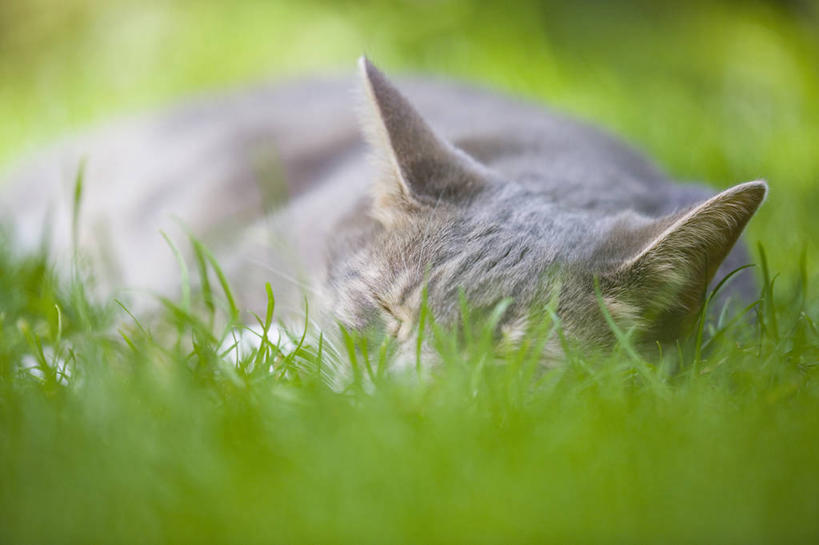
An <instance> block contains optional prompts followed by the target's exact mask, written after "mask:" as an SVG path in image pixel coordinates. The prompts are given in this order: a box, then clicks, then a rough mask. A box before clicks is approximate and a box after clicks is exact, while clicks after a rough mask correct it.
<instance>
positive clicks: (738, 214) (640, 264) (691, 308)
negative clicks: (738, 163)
mask: <svg viewBox="0 0 819 545" xmlns="http://www.w3.org/2000/svg"><path fill="white" fill-rule="evenodd" d="M767 192H768V186H767V184H766V183H765V182H762V181H756V182H748V183H744V184H740V185H737V186H734V187H732V188H730V189H728V190H726V191H723V192H722V193H719V194H718V195H716V196H714V197H712V198H710V199H708V200H707V201H705V202H703V203H702V204H700V205H698V206H695V207H694V208H692V209H691V210H689V211H687V212H683V213H680V214H675V215H672V216H669V217H667V218H664V219H662V220H659V221H657V222H656V223H655V224H654V226H653V228H649V229H648V230H646V232H647V233H649V236H648V237H647V238H648V240H647V242H645V243H644V244H643V246H642V248H641V249H640V250H639V251H638V252H637V253H636V255H634V256H633V257H631V258H630V259H627V260H626V261H625V262H624V263H622V264H621V266H620V267H619V268H618V270H617V271H616V272H615V274H614V276H615V281H614V282H613V285H614V286H615V287H616V290H615V291H616V292H619V295H620V297H618V296H616V295H615V299H621V302H629V303H631V304H632V306H636V307H637V309H639V310H638V311H637V312H632V314H633V315H640V316H641V318H642V319H644V320H646V321H648V322H651V323H653V324H654V325H655V326H657V327H659V328H661V329H666V330H670V331H675V330H676V331H677V332H679V330H680V329H684V328H685V326H686V325H688V324H689V323H691V322H693V321H694V320H695V319H696V317H697V314H698V312H699V309H700V308H701V306H702V303H703V296H704V294H705V292H706V289H707V287H708V284H709V283H710V282H711V280H712V279H713V278H714V275H715V274H716V272H717V269H718V268H719V266H720V264H721V263H722V262H723V260H724V259H725V258H726V257H727V256H728V253H729V252H730V251H731V248H733V246H734V244H735V243H736V241H737V240H738V239H739V236H740V235H741V234H742V231H743V229H744V228H745V225H746V224H747V223H748V221H749V220H750V219H751V217H752V216H753V215H754V213H755V212H756V211H757V209H758V208H759V206H760V205H761V204H762V202H763V201H764V200H765V196H766V195H767ZM729 272H730V271H729ZM610 285H611V284H610ZM623 299H625V301H623ZM658 333H659V332H658Z"/></svg>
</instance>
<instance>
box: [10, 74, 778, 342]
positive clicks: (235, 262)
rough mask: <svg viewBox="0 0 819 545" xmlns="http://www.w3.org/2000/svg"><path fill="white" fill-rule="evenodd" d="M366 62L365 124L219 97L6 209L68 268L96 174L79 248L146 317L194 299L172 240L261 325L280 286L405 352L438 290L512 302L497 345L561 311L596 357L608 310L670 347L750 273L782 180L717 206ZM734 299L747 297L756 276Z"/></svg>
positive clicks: (629, 157)
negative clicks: (753, 241)
mask: <svg viewBox="0 0 819 545" xmlns="http://www.w3.org/2000/svg"><path fill="white" fill-rule="evenodd" d="M359 64H360V80H361V81H360V83H359V85H360V86H361V87H363V91H364V92H363V103H364V104H363V108H361V110H362V111H360V112H358V114H357V115H356V113H355V112H354V108H353V107H352V105H351V103H352V102H353V99H352V97H351V96H350V93H349V92H348V90H349V89H350V88H351V87H352V85H351V84H350V82H347V81H342V80H314V81H306V82H299V83H294V84H291V85H289V86H282V87H277V88H260V89H255V90H252V91H248V92H244V93H236V94H233V95H229V96H221V97H205V98H201V99H199V100H198V101H196V102H195V103H193V104H189V105H187V106H184V107H181V108H178V109H175V110H172V111H170V112H163V113H161V114H157V115H155V116H153V117H148V118H145V117H143V118H137V119H134V120H132V121H130V122H123V123H120V124H118V125H115V126H113V127H109V128H103V129H101V130H100V131H97V132H96V133H93V134H91V135H88V136H86V137H84V138H79V139H73V140H69V141H67V142H65V143H63V144H61V145H59V146H57V147H56V148H55V149H54V150H52V151H50V152H48V153H45V154H41V155H39V156H35V157H34V158H33V159H31V161H30V162H29V164H28V166H25V167H23V168H21V169H19V170H18V171H17V172H16V173H14V174H12V175H11V176H10V180H9V182H8V183H6V184H3V185H4V191H5V192H4V194H3V195H2V200H0V204H2V206H3V207H4V208H6V209H7V214H8V215H7V216H6V217H12V218H14V220H15V225H16V231H17V234H18V236H19V238H20V239H21V240H22V242H23V243H24V244H26V243H27V244H28V245H33V244H36V243H37V241H39V240H41V239H42V238H43V237H44V236H47V237H48V238H50V239H51V244H52V247H53V248H55V250H56V251H57V252H58V253H59V252H60V251H61V250H62V251H65V249H67V248H70V246H71V244H70V240H71V236H70V225H71V204H70V199H68V198H66V197H65V195H67V194H68V190H69V189H70V185H71V183H70V182H71V180H72V179H73V178H74V176H75V174H76V170H77V168H78V165H79V164H80V163H81V160H84V162H85V170H84V180H85V181H84V200H83V203H82V213H81V216H80V219H81V229H80V232H79V246H80V248H81V249H82V250H83V252H84V253H85V254H87V255H90V256H92V259H94V260H95V261H96V262H97V263H98V264H101V265H99V269H98V270H99V271H102V272H101V273H100V278H99V281H100V283H101V285H102V286H104V287H105V289H106V290H109V291H111V290H120V289H122V288H123V287H127V288H129V289H130V290H131V291H132V298H133V300H134V301H135V302H134V304H135V305H136V306H137V307H139V306H140V304H139V302H140V301H143V302H145V301H151V300H152V299H151V298H146V297H144V295H140V294H141V293H142V292H141V291H139V290H148V291H150V292H151V293H155V292H159V293H166V294H169V293H172V292H173V291H174V290H175V289H178V284H179V280H178V279H179V274H178V269H177V268H176V266H177V265H176V263H175V259H174V256H173V254H172V252H171V251H170V250H169V249H168V247H167V244H166V243H165V242H164V241H163V239H162V237H161V236H160V234H159V230H160V229H161V230H163V231H164V232H166V233H168V234H169V236H170V238H171V239H175V240H177V244H176V245H177V246H178V247H180V248H183V247H184V244H182V243H181V241H180V238H181V237H182V236H183V234H184V231H189V232H191V233H193V234H194V235H195V236H197V237H198V238H200V239H202V240H204V241H205V243H206V244H207V245H208V246H209V247H210V248H211V249H212V250H213V253H214V254H215V255H216V257H217V259H218V260H219V261H220V262H221V264H222V266H223V268H224V269H225V271H226V273H227V275H228V277H229V278H230V280H231V281H232V284H233V286H234V289H235V290H236V292H237V296H238V299H239V304H240V306H241V307H242V308H243V309H245V310H246V311H247V312H258V313H262V312H263V308H264V305H265V303H266V300H265V297H264V283H265V282H266V281H270V282H271V283H272V285H273V288H274V292H275V293H276V296H277V303H278V307H277V308H279V309H284V311H285V313H286V312H288V311H290V312H296V313H298V312H299V311H300V310H299V309H300V306H301V304H302V297H304V296H307V297H308V300H309V302H310V305H311V308H318V309H319V316H321V317H323V321H324V323H325V324H326V323H331V322H332V321H334V320H337V321H338V322H340V323H341V324H342V325H344V326H345V327H346V328H348V329H351V330H357V331H365V330H369V329H371V328H379V327H382V328H386V330H387V331H389V332H390V333H391V334H392V335H393V336H395V337H396V338H397V339H398V341H399V342H404V343H407V342H409V341H411V339H412V338H413V332H414V330H415V324H416V323H417V320H418V312H419V309H420V308H421V304H422V298H423V297H424V294H425V293H426V297H427V301H428V306H429V309H430V312H431V313H432V315H433V316H434V317H435V319H436V320H437V321H438V322H439V323H441V324H444V325H454V324H455V323H456V322H457V320H458V316H459V312H460V310H459V309H460V298H461V297H465V299H466V301H467V302H468V303H469V305H470V306H472V307H473V308H476V309H489V308H492V307H494V306H495V305H496V304H497V303H498V302H500V301H501V300H505V299H507V298H508V299H510V300H511V301H512V302H511V304H509V306H508V307H506V310H505V311H504V313H503V316H502V318H501V321H500V323H499V326H498V329H499V334H501V335H503V336H504V337H507V338H511V339H515V338H520V337H521V336H522V335H524V334H525V331H526V328H527V325H528V324H529V322H530V320H531V319H532V317H533V316H537V315H538V311H542V310H544V309H545V308H546V306H547V305H549V304H554V305H555V309H556V313H557V315H558V316H559V318H560V319H561V322H562V324H563V329H564V332H565V334H566V336H567V337H569V338H571V339H574V340H576V341H577V342H579V343H581V344H583V345H584V346H589V347H606V346H609V345H611V344H612V342H613V340H614V336H613V333H612V330H611V328H610V327H609V325H608V324H607V322H606V319H605V315H604V311H605V312H607V313H608V314H609V315H610V317H611V318H613V319H614V321H615V322H616V323H618V324H619V325H621V326H623V327H624V328H625V329H630V330H632V331H633V334H634V338H635V339H636V340H637V341H638V342H639V343H644V344H648V345H651V344H653V343H655V342H656V341H661V342H664V341H672V340H674V339H676V338H678V337H680V336H682V335H684V334H685V333H686V331H688V329H689V328H690V327H691V325H692V323H693V322H694V321H695V319H696V317H697V315H698V312H699V310H700V308H701V305H702V301H703V295H704V293H705V290H706V289H707V287H708V286H709V284H710V283H712V281H714V279H715V278H720V277H721V276H723V275H724V274H726V273H727V272H730V271H731V270H733V269H735V268H737V267H739V266H741V265H743V264H745V263H746V262H747V260H748V258H747V254H746V252H745V251H744V249H743V248H742V246H741V245H738V246H737V247H736V248H734V245H735V243H736V242H737V240H738V239H739V237H740V234H741V232H742V230H743V229H744V227H745V225H746V224H747V223H748V221H749V219H750V218H751V216H752V215H753V214H754V213H755V212H756V210H757V208H758V207H759V206H760V204H761V203H762V201H763V200H764V199H765V196H766V193H767V186H766V184H765V183H764V182H761V181H755V182H748V183H744V184H740V185H737V186H734V187H732V188H730V189H728V190H726V191H723V192H721V193H719V194H717V195H712V193H711V192H709V191H708V190H707V189H704V188H701V187H699V186H693V185H678V184H675V183H673V182H672V181H670V180H669V179H668V178H667V177H666V176H665V175H663V174H662V173H661V172H660V171H658V170H657V169H656V168H654V167H653V166H652V165H651V164H650V163H648V162H647V161H646V160H645V159H644V158H642V157H641V156H640V155H638V154H637V153H635V152H633V151H632V150H630V149H628V148H627V147H626V146H624V145H623V144H621V143H620V142H618V141H617V140H615V139H613V138H611V137H610V136H607V135H605V134H603V133H602V132H600V131H598V130H597V129H594V128H592V127H589V126H586V125H584V124H582V123H579V122H576V121H572V120H569V119H566V118H564V117H562V116H559V115H556V114H554V113H552V112H549V111H548V110H546V109H544V108H542V107H540V106H536V105H533V104H527V103H524V102H521V101H517V100H512V99H509V98H506V97H502V96H499V95H497V94H494V93H491V92H487V91H483V90H478V89H474V88H470V87H466V86H461V85H456V84H451V83H444V82H437V81H431V80H427V79H418V80H408V81H405V82H403V83H402V84H401V85H399V86H398V87H400V88H401V91H399V90H398V88H397V87H396V86H395V85H394V84H393V83H391V82H390V81H389V80H388V79H387V78H386V77H385V76H384V74H382V73H381V72H380V71H379V70H378V69H376V68H375V67H374V66H373V65H372V64H371V63H370V62H369V61H368V60H366V59H365V58H362V59H361V60H360V62H359ZM404 93H406V95H405V94H404ZM360 134H363V136H364V138H363V139H362V138H361V136H360ZM61 187H62V190H61V189H60V188H61ZM61 195H62V197H61ZM282 197H284V198H282ZM44 220H47V221H44ZM732 248H734V249H733V251H732ZM720 266H722V267H721V268H720ZM135 289H136V291H134V290H135ZM730 289H731V290H732V294H731V295H732V296H733V297H735V298H742V297H743V296H744V297H747V296H750V295H751V294H752V292H753V289H754V287H753V280H752V278H751V277H750V275H747V274H741V275H739V276H738V277H737V278H736V279H735V281H734V282H733V283H732V284H731V286H730ZM143 306H145V305H143ZM601 306H602V309H601ZM301 312H303V311H301Z"/></svg>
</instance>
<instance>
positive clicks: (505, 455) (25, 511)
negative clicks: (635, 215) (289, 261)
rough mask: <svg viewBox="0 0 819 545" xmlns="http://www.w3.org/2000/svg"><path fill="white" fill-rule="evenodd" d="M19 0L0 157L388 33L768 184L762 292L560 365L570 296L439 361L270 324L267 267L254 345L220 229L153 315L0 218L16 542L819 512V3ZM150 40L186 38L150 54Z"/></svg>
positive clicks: (719, 533) (304, 537) (763, 523)
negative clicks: (497, 339)
mask: <svg viewBox="0 0 819 545" xmlns="http://www.w3.org/2000/svg"><path fill="white" fill-rule="evenodd" d="M33 5H35V6H38V5H39V4H38V3H37V2H35V3H33ZM61 5H62V4H61ZM8 6H10V4H9V5H8ZM8 6H7V5H5V4H0V15H3V13H4V12H3V11H2V10H3V9H6V10H11V13H12V15H15V16H19V17H21V18H20V19H19V20H20V21H23V20H26V21H31V22H30V23H29V25H28V27H26V28H27V29H28V32H22V31H15V32H11V31H9V32H0V47H3V48H4V50H5V51H6V52H11V53H13V54H10V55H2V56H0V77H4V81H13V82H14V84H13V85H8V86H2V87H0V118H2V119H4V120H6V121H9V122H8V123H4V124H2V125H0V158H2V157H5V158H11V157H13V156H16V155H18V154H20V153H22V152H24V151H25V150H26V149H31V148H32V147H35V146H36V145H38V143H40V142H42V141H44V140H45V139H47V137H52V136H54V135H55V134H60V133H62V132H65V131H68V130H70V129H72V128H73V127H76V126H78V125H84V124H86V123H89V122H92V121H94V120H97V119H102V118H105V117H106V116H108V115H110V114H111V113H112V112H119V111H123V110H133V109H140V108H144V107H148V106H151V105H155V104H159V103H162V102H166V101H168V100H171V99H172V98H173V97H175V96H179V95H182V94H185V93H188V92H191V91H194V90H198V89H202V88H212V87H215V86H222V85H227V84H238V83H241V82H244V81H249V80H252V79H254V78H257V77H259V76H261V75H271V74H272V75H274V76H281V75H282V74H287V73H291V72H294V71H301V70H306V69H308V68H328V67H338V66H341V63H342V62H343V63H344V64H343V66H345V67H346V66H348V65H350V66H351V65H352V59H354V58H355V56H356V55H357V54H358V53H359V52H360V51H361V50H367V51H368V52H370V53H371V54H372V55H373V57H374V58H375V59H376V60H380V61H381V62H382V64H385V65H386V66H387V67H388V68H389V67H390V65H393V66H396V67H405V68H406V69H428V70H437V71H440V72H447V73H451V74H458V75H460V76H462V77H466V78H471V79H475V80H480V81H483V82H487V81H488V82H490V83H493V84H494V85H496V86H500V87H503V88H506V89H508V90H511V91H513V92H517V93H521V94H525V95H529V96H532V97H536V98H539V99H547V100H548V101H549V102H551V103H552V104H555V105H557V106H559V107H561V108H563V109H567V110H570V111H573V112H575V113H576V114H578V115H581V116H584V117H588V118H591V119H594V120H596V121H597V122H599V123H602V124H605V125H607V126H609V127H611V128H613V129H615V130H617V131H618V132H619V133H620V134H623V135H625V137H626V138H628V139H630V140H631V141H633V142H634V143H635V144H636V145H638V146H639V147H641V148H643V149H645V150H647V151H648V152H649V153H650V154H651V155H652V156H654V157H656V158H657V159H658V161H659V162H660V163H661V164H663V165H664V166H665V167H666V168H667V169H669V170H670V171H671V172H673V173H674V174H675V175H677V176H679V177H681V178H697V179H705V180H710V181H712V182H715V183H716V184H717V185H722V186H725V185H729V184H731V183H735V182H740V181H744V180H748V179H753V178H756V177H762V176H764V177H766V178H767V179H768V180H769V182H770V184H771V194H770V198H769V201H768V202H767V203H766V204H765V206H764V207H763V210H762V212H761V213H760V215H759V216H758V217H757V218H755V219H754V221H753V224H752V228H751V232H750V240H751V242H752V244H753V246H754V247H755V248H757V250H756V256H757V262H758V263H759V265H758V266H757V267H756V268H755V269H754V274H757V276H758V278H759V279H760V285H761V289H760V300H759V301H758V303H757V304H756V305H755V306H754V307H753V309H752V310H751V311H750V312H751V314H752V315H753V316H754V320H751V321H745V320H739V321H737V322H732V321H731V320H730V317H724V318H723V319H722V320H721V321H720V320H718V318H711V319H709V320H708V321H707V322H703V324H702V329H701V332H700V333H697V334H695V335H694V336H693V338H692V339H690V340H689V341H688V343H686V345H685V346H683V347H681V350H680V352H678V353H677V352H675V353H666V354H664V355H663V357H658V358H654V359H651V360H650V361H647V360H644V359H642V358H641V357H640V356H639V355H637V354H635V353H632V352H630V351H629V349H628V344H627V336H626V335H625V334H624V335H623V338H624V342H623V344H622V345H621V346H619V347H618V348H617V349H616V350H615V351H614V352H613V353H612V354H609V355H600V354H587V353H582V352H577V351H573V352H572V353H571V354H570V355H569V357H568V358H567V362H566V364H565V365H564V366H562V367H560V368H557V369H553V370H550V371H546V372H542V371H539V370H536V369H535V368H534V367H533V365H532V361H533V358H532V357H531V356H532V354H533V353H535V352H537V347H538V342H539V340H541V339H542V334H545V333H547V332H549V331H550V328H551V325H552V324H549V323H545V324H544V327H543V329H544V331H542V332H540V334H538V333H537V332H535V333H533V335H532V336H530V337H529V338H527V339H526V340H525V341H524V343H523V344H522V345H521V347H519V348H517V349H508V350H506V352H504V353H501V354H498V352H497V351H496V350H494V349H493V346H492V344H491V343H490V342H489V339H488V336H487V335H486V331H485V330H483V329H482V328H480V327H476V328H475V329H474V331H473V330H470V331H472V332H473V334H472V336H471V337H467V338H466V339H465V340H464V341H463V342H460V343H459V342H456V341H455V340H453V339H451V338H448V337H446V336H445V335H438V338H437V344H438V348H439V351H440V352H441V354H442V360H443V365H442V367H441V369H440V371H439V372H437V373H436V374H435V376H434V377H432V378H431V379H428V380H423V381H417V380H416V381H412V380H398V379H395V378H390V376H389V375H388V374H386V373H384V370H385V367H387V366H389V364H390V361H391V359H390V354H391V352H390V350H391V347H390V346H389V344H379V343H376V344H372V343H370V344H369V345H367V346H366V347H365V346H363V345H362V343H363V342H364V340H362V339H353V338H352V337H349V338H348V342H346V343H345V342H343V341H342V342H334V341H331V340H329V339H327V338H324V337H319V336H316V335H313V334H308V335H305V336H303V335H302V332H301V331H296V332H293V333H292V335H291V336H290V337H288V338H286V339H285V340H283V341H282V342H277V339H278V334H277V333H276V332H275V330H274V328H273V327H272V325H271V324H272V323H273V321H274V319H275V308H274V304H273V303H274V299H273V295H274V294H269V295H268V297H269V303H270V305H269V309H268V313H267V314H266V315H265V316H260V317H259V318H260V325H259V327H257V328H255V329H254V330H255V331H257V332H258V331H262V332H263V331H267V332H268V334H267V335H264V334H262V337H261V338H257V339H256V341H257V342H256V343H255V344H256V345H258V346H257V347H255V348H254V347H252V346H243V348H242V350H241V351H237V350H232V349H231V346H232V345H234V344H235V343H236V342H237V341H236V339H239V338H241V337H240V336H241V326H239V325H238V324H237V323H236V322H235V316H236V314H237V309H235V304H233V303H232V302H231V298H230V296H229V293H230V287H229V285H227V283H226V282H225V281H224V280H223V279H222V277H221V276H220V275H219V274H218V263H216V262H215V261H214V260H212V259H211V258H210V256H209V255H208V253H207V251H206V249H204V248H202V247H201V246H196V247H195V254H196V256H197V260H196V268H195V269H192V270H191V271H188V272H187V278H191V279H195V278H197V277H200V278H201V277H203V275H207V278H208V279H209V281H208V282H201V283H200V284H199V285H201V286H202V287H201V289H198V290H197V289H193V288H190V287H189V289H188V290H187V291H185V292H184V293H185V296H184V297H180V299H179V300H166V301H164V308H165V312H164V313H163V315H162V316H160V317H159V318H158V319H155V320H148V319H147V318H146V317H144V316H131V315H130V314H129V313H128V311H127V304H125V305H121V304H119V303H118V302H116V301H109V300H105V299H102V300H96V299H95V298H94V297H91V296H90V295H89V294H90V293H91V292H92V289H91V286H90V285H89V284H88V283H87V282H86V281H84V280H82V276H80V275H76V276H74V275H69V278H67V279H66V278H65V275H62V276H61V277H62V278H63V280H58V278H57V275H56V273H55V271H54V270H53V269H52V267H51V266H50V265H49V261H48V257H47V256H38V255H33V256H32V255H29V256H24V255H20V254H18V253H16V252H15V250H14V249H13V247H12V245H11V243H10V242H9V240H8V237H6V236H5V235H4V236H3V237H0V542H3V543H59V542H170V543H173V542H181V541H185V542H231V543H253V542H265V543H270V542H273V543H294V542H309V543H316V542H350V543H369V542H372V543H453V542H465V543H510V542H555V543H566V542H570V543H572V542H595V541H598V542H599V541H603V542H624V543H635V542H651V543H656V542H668V543H690V542H735V543H799V542H815V541H816V540H817V538H819V517H817V514H819V464H817V462H816V454H817V452H819V385H817V372H819V370H818V369H817V363H819V332H817V327H816V320H817V319H819V302H818V301H817V299H816V294H815V289H816V286H817V283H819V275H817V273H816V272H815V269H814V267H813V265H812V264H814V263H816V262H817V261H816V260H817V257H819V255H817V248H816V246H815V243H814V242H813V241H812V234H814V233H816V232H818V231H819V229H817V228H819V219H817V218H816V214H815V210H816V207H817V206H818V205H819V200H817V195H818V194H817V192H816V190H815V184H816V182H817V180H819V155H817V154H816V144H817V142H819V74H817V73H816V71H815V66H816V65H817V59H819V42H817V39H816V34H815V32H813V31H812V29H813V28H815V24H816V18H815V15H816V12H815V11H812V9H813V8H812V7H811V6H812V4H809V3H804V4H797V3H794V4H776V5H773V4H766V3H748V4H743V5H742V6H741V7H740V5H739V4H736V3H730V2H729V3H697V2H694V3H691V4H689V5H686V7H678V8H675V11H673V12H672V11H671V9H670V8H666V7H663V6H662V5H661V4H656V3H642V2H631V3H628V4H623V5H621V6H619V7H618V8H611V7H609V6H610V4H608V3H601V4H596V3H582V4H578V6H579V7H572V6H574V4H573V5H571V6H570V5H565V6H560V5H557V4H555V5H552V4H548V3H546V4H544V3H540V2H529V1H525V2H520V3H518V4H516V5H515V7H514V9H513V8H509V7H508V6H505V7H499V6H500V5H499V4H496V3H494V2H453V1H448V2H440V3H438V4H435V5H434V6H427V5H424V4H420V3H410V2H406V3H405V2H399V3H392V4H389V5H387V4H383V5H382V4H380V3H377V2H371V3H364V4H359V3H350V4H347V5H345V8H344V9H342V10H340V9H338V8H337V7H336V5H335V4H328V3H322V2H315V3H314V2H306V3H304V4H292V5H291V4H279V3H271V4H261V3H259V4H253V5H248V6H242V7H241V8H238V7H236V6H235V5H234V4H233V3H221V2H207V3H204V2H203V3H198V4H182V3H174V4H167V5H166V4H164V3H163V4H159V3H156V4H155V3H145V4H144V6H141V7H140V8H139V9H137V8H135V7H134V5H133V4H130V3H128V2H119V3H106V4H102V3H98V2H94V1H92V0H71V1H70V2H68V1H67V2H65V3H64V7H62V8H58V7H57V5H56V4H55V5H50V4H49V5H48V6H47V7H48V8H49V9H48V10H45V9H44V10H43V13H46V12H47V13H56V14H58V15H59V14H62V15H64V16H65V17H63V18H61V17H59V16H57V15H55V16H54V17H52V18H51V19H49V18H47V17H45V16H43V15H38V14H39V13H40V12H39V11H30V12H29V11H26V10H27V9H30V8H27V7H25V6H23V4H20V6H19V7H8ZM15 9H16V10H21V11H20V13H19V14H16V12H14V10H15ZM32 9H33V8H32ZM60 9H62V10H63V11H59V10H60ZM55 10H56V11H55ZM134 14H138V15H139V16H138V17H136V16H134ZM23 16H25V17H23ZM38 17H39V18H38ZM2 20H5V21H8V20H12V19H9V18H8V17H6V18H5V19H4V18H3V17H0V21H2ZM64 21H68V22H64ZM226 22H227V23H226ZM0 25H1V23H0ZM12 27H13V28H17V27H15V26H14V25H12ZM2 28H3V27H2V26H0V29H2ZM240 30H241V31H240ZM38 33H39V34H38ZM271 36H277V37H278V38H279V40H275V41H274V40H271V39H270V37H271ZM315 36H322V37H323V39H321V40H319V39H317V38H314V37H315ZM40 38H43V39H42V40H41V39H40ZM205 38H208V39H205ZM157 44H159V45H157ZM213 44H219V47H215V46H214V45H213ZM160 45H161V46H162V48H164V49H165V50H167V51H170V52H172V53H169V54H166V55H155V54H151V51H154V49H151V48H156V47H160ZM89 51H94V52H95V53H94V54H90V53H89ZM647 51H648V52H650V54H647V53H646V52H647ZM123 58H125V59H127V60H128V61H129V62H122V59H123ZM122 65H126V66H127V67H128V71H127V72H121V71H120V70H122V68H121V66H122ZM758 242H759V243H761V245H759V246H757V243H758ZM748 273H749V271H744V272H742V273H741V274H748ZM71 276H73V278H72V277H71ZM184 278H186V276H185V275H181V276H180V282H181V283H183V284H185V285H187V283H184V282H182V280H184ZM717 316H718V315H717ZM115 324H116V325H115ZM237 330H238V331H237ZM244 335H245V338H252V335H253V333H251V332H247V331H245V333H244ZM356 346H357V347H356ZM420 363H421V365H423V362H420ZM343 370H351V371H343ZM339 372H342V373H344V375H345V376H346V377H349V380H347V381H346V382H345V383H344V384H346V385H347V386H346V387H341V386H340V385H339V384H340V381H339V380H338V379H337V378H336V377H337V374H338V373H339Z"/></svg>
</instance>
